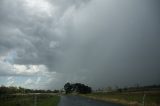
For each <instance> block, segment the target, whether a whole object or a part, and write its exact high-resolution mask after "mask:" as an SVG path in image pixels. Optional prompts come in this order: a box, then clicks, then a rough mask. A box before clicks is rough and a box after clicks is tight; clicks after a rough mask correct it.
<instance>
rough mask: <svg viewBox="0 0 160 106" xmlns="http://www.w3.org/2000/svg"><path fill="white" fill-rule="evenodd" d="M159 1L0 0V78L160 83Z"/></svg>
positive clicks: (44, 82)
mask: <svg viewBox="0 0 160 106" xmlns="http://www.w3.org/2000/svg"><path fill="white" fill-rule="evenodd" d="M159 10H160V1H159V0H0V85H5V86H22V87H26V88H31V89H51V90H52V89H61V88H63V85H64V84H65V83H66V82H71V83H75V82H80V83H84V84H87V85H89V86H91V87H92V88H94V89H97V88H105V87H108V86H112V87H114V86H120V87H125V86H133V85H135V84H139V85H152V84H160V77H159V76H160V12H159Z"/></svg>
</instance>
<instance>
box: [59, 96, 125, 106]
mask: <svg viewBox="0 0 160 106" xmlns="http://www.w3.org/2000/svg"><path fill="white" fill-rule="evenodd" d="M58 106H122V105H119V104H114V103H109V102H103V101H97V100H93V99H89V98H85V97H80V96H61V100H60V102H59V105H58Z"/></svg>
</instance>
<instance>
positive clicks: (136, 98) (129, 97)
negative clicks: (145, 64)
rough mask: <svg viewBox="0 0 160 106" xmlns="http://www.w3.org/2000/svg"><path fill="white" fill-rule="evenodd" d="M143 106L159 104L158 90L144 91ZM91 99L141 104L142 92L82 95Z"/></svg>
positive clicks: (157, 105)
mask: <svg viewBox="0 0 160 106" xmlns="http://www.w3.org/2000/svg"><path fill="white" fill-rule="evenodd" d="M145 95H146V97H145V106H160V92H145ZM84 96H87V97H90V98H93V99H99V100H105V101H111V102H116V103H121V104H125V105H129V106H130V105H131V106H132V105H133V106H142V101H143V96H144V93H143V92H123V93H118V92H114V93H113V92H112V93H104V92H103V93H92V94H87V95H84Z"/></svg>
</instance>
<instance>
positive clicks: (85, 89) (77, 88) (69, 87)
mask: <svg viewBox="0 0 160 106" xmlns="http://www.w3.org/2000/svg"><path fill="white" fill-rule="evenodd" d="M64 89H65V92H66V94H67V93H72V92H76V93H82V94H86V93H91V92H92V89H91V87H89V86H86V85H84V84H81V83H75V84H70V83H66V84H65V85H64Z"/></svg>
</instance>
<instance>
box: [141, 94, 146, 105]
mask: <svg viewBox="0 0 160 106" xmlns="http://www.w3.org/2000/svg"><path fill="white" fill-rule="evenodd" d="M145 97H146V95H145V94H144V95H143V101H142V104H143V106H145Z"/></svg>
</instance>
